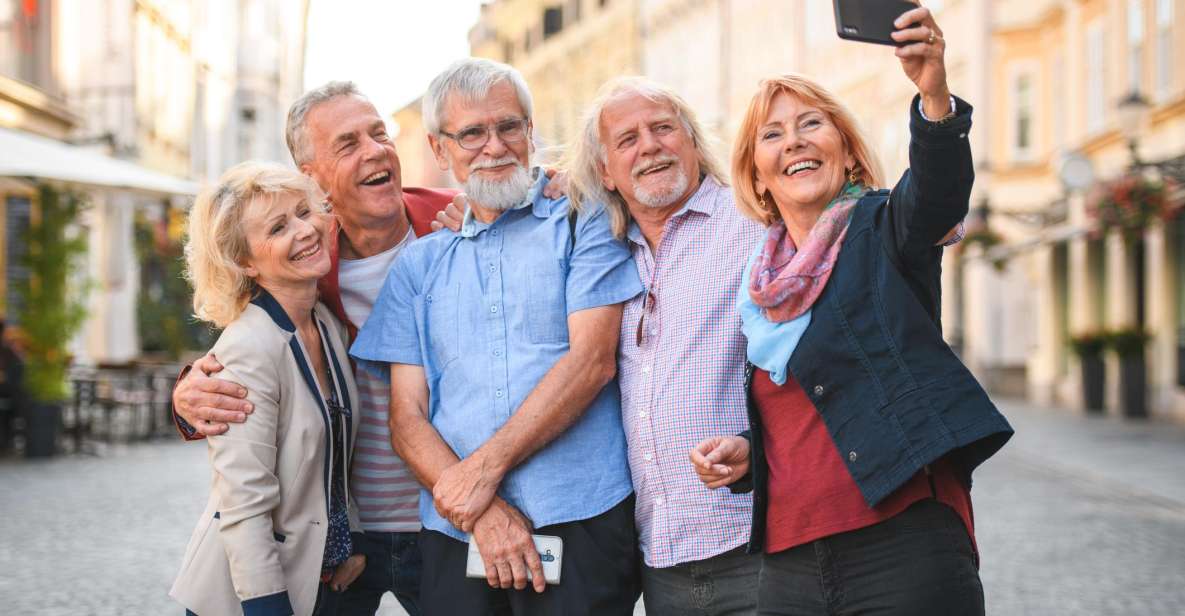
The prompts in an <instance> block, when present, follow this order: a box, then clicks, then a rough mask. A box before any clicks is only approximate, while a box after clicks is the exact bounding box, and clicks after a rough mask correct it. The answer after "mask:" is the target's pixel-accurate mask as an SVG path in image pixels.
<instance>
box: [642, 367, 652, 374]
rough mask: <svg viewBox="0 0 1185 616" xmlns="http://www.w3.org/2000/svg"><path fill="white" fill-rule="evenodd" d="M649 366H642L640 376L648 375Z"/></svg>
mask: <svg viewBox="0 0 1185 616" xmlns="http://www.w3.org/2000/svg"><path fill="white" fill-rule="evenodd" d="M649 373H650V366H642V374H649Z"/></svg>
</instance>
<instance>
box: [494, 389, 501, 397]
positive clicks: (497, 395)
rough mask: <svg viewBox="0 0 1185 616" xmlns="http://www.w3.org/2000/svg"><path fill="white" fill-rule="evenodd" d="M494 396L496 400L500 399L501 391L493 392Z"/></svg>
mask: <svg viewBox="0 0 1185 616" xmlns="http://www.w3.org/2000/svg"><path fill="white" fill-rule="evenodd" d="M494 396H495V397H498V398H501V397H502V390H501V389H497V390H495V391H494Z"/></svg>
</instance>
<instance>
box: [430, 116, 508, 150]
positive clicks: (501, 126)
mask: <svg viewBox="0 0 1185 616" xmlns="http://www.w3.org/2000/svg"><path fill="white" fill-rule="evenodd" d="M491 128H493V129H494V131H495V132H497V133H498V139H500V140H502V142H503V143H518V142H520V141H522V140H523V139H525V138H526V137H527V119H526V118H515V119H513V120H502V121H501V122H496V123H494V124H492V125H488V124H483V125H481V126H470V127H468V128H462V129H461V130H459V131H457V132H456V133H446V132H444V131H440V134H441V135H442V136H444V137H448V138H449V139H452V140H453V141H456V142H457V145H459V146H461V147H462V148H465V149H466V150H480V149H481V148H482V147H484V146H485V144H487V143H489V142H490V129H491Z"/></svg>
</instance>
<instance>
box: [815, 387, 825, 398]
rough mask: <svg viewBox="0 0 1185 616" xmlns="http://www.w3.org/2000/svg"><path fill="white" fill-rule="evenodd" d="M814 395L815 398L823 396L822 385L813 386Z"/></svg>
mask: <svg viewBox="0 0 1185 616" xmlns="http://www.w3.org/2000/svg"><path fill="white" fill-rule="evenodd" d="M815 395H816V396H821V395H823V386H822V385H815Z"/></svg>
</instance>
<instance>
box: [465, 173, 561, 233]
mask: <svg viewBox="0 0 1185 616" xmlns="http://www.w3.org/2000/svg"><path fill="white" fill-rule="evenodd" d="M530 173H531V179H532V180H534V184H531V188H530V189H529V190H527V195H526V196H525V197H523V200H522V202H521V203H519V204H518V205H516V206H514V207H512V208H510V210H521V209H523V208H525V207H527V206H528V205H530V206H532V207H531V213H532V214H534V215H535V217H536V218H547V217H548V216H551V206H552V203H553V201H552V200H551V199H547V198H541V196H542V193H543V187H545V186H547V183H548V182H549V181H550V178H548V177H547V174H546V173H543V171H542V169H540V168H539V167H532V168H531V171H530ZM510 210H508V211H510ZM501 219H502V217H501V216H499V217H498V218H497V219H495V220H494V222H493V223H484V222H481V221H480V220H478V219H477V218H476V217H475V216H474V215H473V209H472V208H470V207H469V206H466V207H465V217H464V218H463V219H462V221H461V231H460V233H459V235H460V236H461V237H476V236H477V235H478V234H479V233H481V232H482V231H485V230H486V229H489V228H490V226H492V225H493V224H494V223H496V222H498V221H499V220H501Z"/></svg>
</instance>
